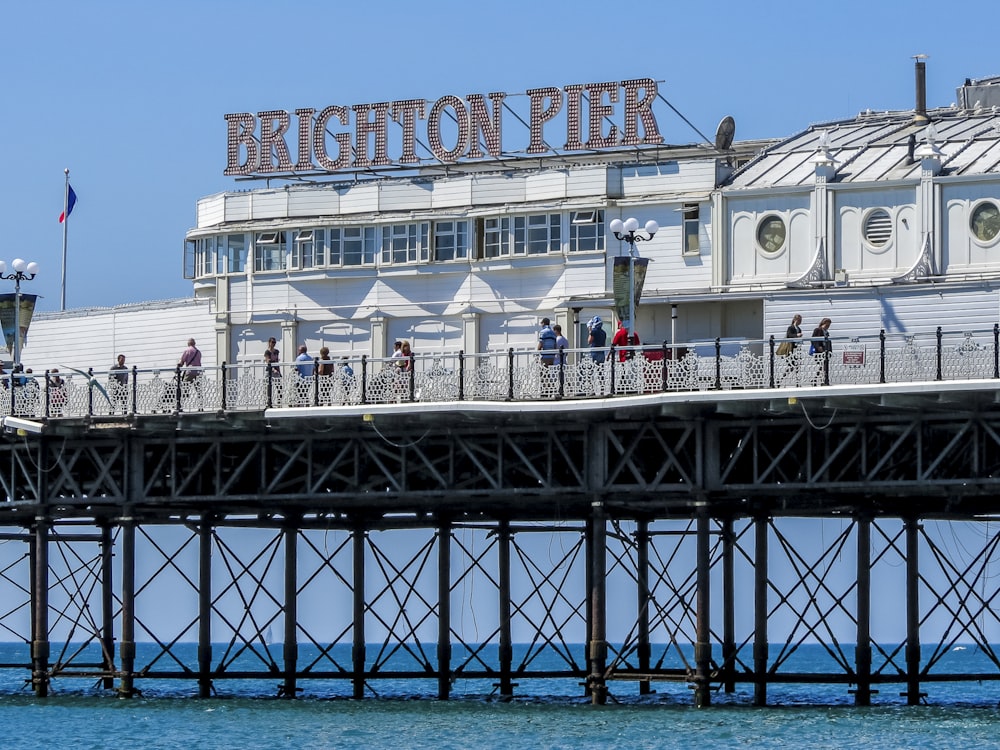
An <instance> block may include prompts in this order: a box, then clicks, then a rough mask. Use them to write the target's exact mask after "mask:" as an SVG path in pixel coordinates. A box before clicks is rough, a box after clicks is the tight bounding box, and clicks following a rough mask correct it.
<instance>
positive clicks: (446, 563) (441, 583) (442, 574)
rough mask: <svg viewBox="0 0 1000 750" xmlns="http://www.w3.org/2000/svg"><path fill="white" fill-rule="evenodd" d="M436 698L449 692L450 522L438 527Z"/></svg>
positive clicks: (443, 697) (442, 696)
mask: <svg viewBox="0 0 1000 750" xmlns="http://www.w3.org/2000/svg"><path fill="white" fill-rule="evenodd" d="M437 660H438V700H442V701H446V700H448V697H449V695H450V694H451V523H450V522H449V521H442V522H441V525H440V526H439V527H438V643H437Z"/></svg>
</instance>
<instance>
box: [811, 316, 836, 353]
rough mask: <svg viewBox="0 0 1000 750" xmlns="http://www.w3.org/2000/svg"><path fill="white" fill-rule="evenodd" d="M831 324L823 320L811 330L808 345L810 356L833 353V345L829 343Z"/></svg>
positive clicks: (827, 320)
mask: <svg viewBox="0 0 1000 750" xmlns="http://www.w3.org/2000/svg"><path fill="white" fill-rule="evenodd" d="M832 323H833V321H832V320H830V319H829V318H823V320H821V321H820V322H819V325H818V326H816V327H815V328H814V329H813V332H812V342H811V343H810V344H809V353H810V354H829V353H830V352H832V351H833V344H831V343H830V334H829V331H830V326H831V324H832Z"/></svg>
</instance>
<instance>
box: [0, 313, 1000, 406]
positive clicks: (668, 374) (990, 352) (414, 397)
mask: <svg viewBox="0 0 1000 750" xmlns="http://www.w3.org/2000/svg"><path fill="white" fill-rule="evenodd" d="M785 341H786V339H783V338H775V337H773V336H772V337H770V338H768V339H758V340H749V339H746V340H744V339H740V340H734V339H715V340H709V341H693V342H686V343H666V342H664V343H663V344H660V345H654V346H650V345H645V346H640V347H621V348H616V347H608V348H605V349H599V350H595V349H560V350H548V351H544V352H540V351H536V350H534V349H530V350H527V349H521V350H518V349H513V348H509V349H506V350H501V351H490V352H484V353H474V354H467V353H465V352H462V351H459V352H456V353H454V354H427V355H421V354H414V355H411V356H410V357H408V358H375V357H368V356H360V357H347V358H341V359H338V360H323V361H321V360H318V359H317V360H313V361H310V362H306V363H301V362H298V363H292V362H286V363H281V364H280V365H279V366H278V367H277V368H274V369H270V368H267V367H266V366H265V365H264V364H263V363H252V364H238V365H229V364H226V363H223V364H222V365H221V366H219V367H217V368H179V367H178V368H173V369H143V368H138V367H133V368H132V369H131V370H128V371H111V370H95V369H90V370H88V371H86V372H83V371H79V370H74V371H71V372H65V371H64V372H58V371H46V372H45V373H44V374H43V375H41V376H39V375H34V376H32V375H25V374H23V373H12V374H6V375H4V376H3V379H2V380H0V414H2V415H13V416H19V417H28V418H36V419H44V418H59V417H88V416H99V417H106V416H115V415H118V416H128V415H149V414H174V413H181V412H194V411H215V412H218V411H259V410H263V409H268V408H284V407H306V406H329V407H336V406H339V405H348V404H350V405H359V404H385V403H400V404H402V403H419V402H429V401H472V400H477V401H534V400H539V399H591V398H609V397H615V396H622V395H635V394H643V393H661V392H678V391H718V390H733V389H762V388H778V389H799V388H807V387H816V386H828V385H840V384H852V385H860V384H878V383H903V382H931V381H941V380H971V379H1000V324H997V325H994V326H993V328H992V329H986V330H973V331H944V330H943V329H942V328H938V329H937V330H936V331H935V332H933V333H930V334H926V335H919V334H918V335H901V334H887V333H886V332H885V331H884V330H883V331H880V332H879V333H878V334H876V335H872V336H859V337H853V338H843V337H827V338H825V339H823V340H818V341H815V342H813V341H811V340H810V339H796V340H792V341H789V342H788V343H790V344H793V345H794V346H793V347H792V349H791V351H790V352H788V353H782V354H779V353H778V352H779V350H782V347H781V344H782V343H784V342H785ZM296 365H300V366H301V369H302V370H304V371H305V372H306V374H305V376H303V375H301V374H300V370H299V368H297V367H296ZM321 365H322V367H321ZM325 373H328V374H325Z"/></svg>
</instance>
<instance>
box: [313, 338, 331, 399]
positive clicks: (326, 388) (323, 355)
mask: <svg viewBox="0 0 1000 750" xmlns="http://www.w3.org/2000/svg"><path fill="white" fill-rule="evenodd" d="M316 374H317V375H318V376H319V386H318V387H319V402H320V403H321V404H323V405H326V406H329V405H330V403H331V402H332V400H333V360H332V359H330V347H328V346H321V347H320V348H319V362H317V363H316Z"/></svg>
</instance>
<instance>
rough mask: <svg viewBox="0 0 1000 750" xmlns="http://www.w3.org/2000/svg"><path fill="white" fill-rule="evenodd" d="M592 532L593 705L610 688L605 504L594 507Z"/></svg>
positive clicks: (590, 657) (590, 683)
mask: <svg viewBox="0 0 1000 750" xmlns="http://www.w3.org/2000/svg"><path fill="white" fill-rule="evenodd" d="M590 518H591V533H590V544H589V545H588V549H587V556H588V558H589V559H588V562H589V564H588V565H587V570H588V571H590V648H588V649H587V657H588V658H587V660H588V666H589V670H588V676H587V690H588V691H589V692H590V702H591V703H592V704H593V705H595V706H596V705H604V703H606V702H607V698H608V687H607V684H606V683H605V679H604V675H605V672H606V671H607V666H608V665H607V662H608V643H607V635H608V624H607V613H606V611H605V609H606V602H607V573H608V571H607V555H608V553H607V542H608V538H607V537H608V534H607V522H606V521H605V518H604V504H603V503H601V502H600V501H595V502H593V503H592V504H591V515H590Z"/></svg>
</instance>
